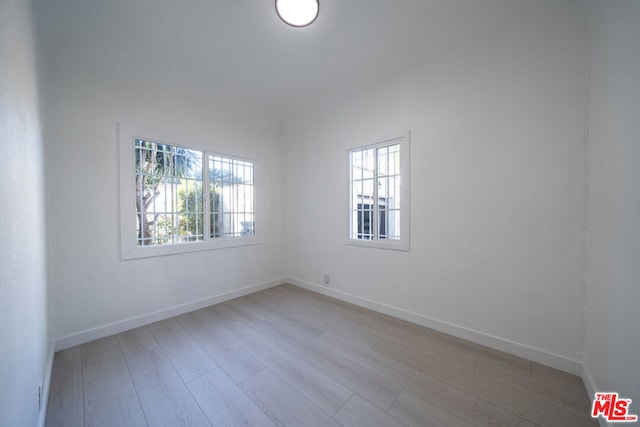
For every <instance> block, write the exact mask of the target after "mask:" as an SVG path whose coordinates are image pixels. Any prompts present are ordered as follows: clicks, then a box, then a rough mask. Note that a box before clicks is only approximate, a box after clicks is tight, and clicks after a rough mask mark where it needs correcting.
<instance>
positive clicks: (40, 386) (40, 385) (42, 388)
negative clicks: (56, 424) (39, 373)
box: [38, 381, 44, 409]
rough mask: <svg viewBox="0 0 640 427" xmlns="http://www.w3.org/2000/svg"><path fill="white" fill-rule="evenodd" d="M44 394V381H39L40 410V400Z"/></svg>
mask: <svg viewBox="0 0 640 427" xmlns="http://www.w3.org/2000/svg"><path fill="white" fill-rule="evenodd" d="M43 392H44V381H40V384H39V385H38V409H42V398H43V397H44V396H43V395H42V393H43Z"/></svg>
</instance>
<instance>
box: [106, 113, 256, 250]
mask: <svg viewBox="0 0 640 427" xmlns="http://www.w3.org/2000/svg"><path fill="white" fill-rule="evenodd" d="M136 138H140V139H146V140H151V141H155V142H161V143H163V144H169V145H176V146H180V147H182V148H186V149H189V150H197V151H200V152H202V156H203V157H202V161H203V169H202V170H203V181H202V185H203V187H204V188H206V187H207V185H208V175H207V174H206V171H207V167H208V158H209V157H208V156H210V155H219V156H225V157H230V158H232V159H239V160H245V161H250V162H253V166H254V169H253V177H254V183H253V188H254V234H253V235H252V236H237V237H225V238H215V239H214V238H209V237H208V236H207V235H206V234H205V236H204V240H203V241H198V242H189V243H180V244H169V245H151V246H138V245H137V244H136V239H135V236H136V219H135V218H136V204H135V200H136V189H135V185H133V183H134V181H135V156H134V150H133V148H134V146H133V141H134V140H135V139H136ZM118 158H119V161H118V167H119V187H118V188H119V196H118V200H119V203H120V204H119V211H120V213H119V215H120V222H119V230H120V259H121V260H123V261H125V260H130V259H136V258H148V257H156V256H166V255H174V254H182V253H189V252H198V251H208V250H215V249H227V248H236V247H241V246H253V245H261V244H263V243H264V236H265V231H264V230H265V228H266V227H265V226H264V224H266V221H264V220H263V218H264V190H263V187H264V184H263V181H264V178H263V171H262V170H263V166H264V165H263V163H264V161H263V160H262V157H261V156H259V155H255V154H254V155H247V154H245V153H238V154H233V155H229V154H226V150H216V149H213V148H212V147H207V146H205V145H203V144H202V143H199V142H198V141H195V140H193V139H191V138H188V137H185V136H180V135H175V134H171V133H168V132H164V131H160V130H155V129H150V128H146V127H142V126H137V125H132V124H128V123H122V122H119V123H118ZM208 209H209V208H208V203H207V202H205V203H204V211H203V215H204V218H207V217H208V213H209V212H208Z"/></svg>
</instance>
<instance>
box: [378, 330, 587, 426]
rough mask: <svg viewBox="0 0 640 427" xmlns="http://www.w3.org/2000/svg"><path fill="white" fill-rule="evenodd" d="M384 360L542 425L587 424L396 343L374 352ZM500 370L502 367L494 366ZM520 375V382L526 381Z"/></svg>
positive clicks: (548, 403) (550, 405)
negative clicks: (397, 363)
mask: <svg viewBox="0 0 640 427" xmlns="http://www.w3.org/2000/svg"><path fill="white" fill-rule="evenodd" d="M374 350H375V351H377V352H379V353H380V354H383V355H384V356H386V357H388V358H390V359H393V360H396V361H398V362H400V363H402V364H404V365H406V366H407V367H409V368H411V369H413V370H416V371H419V372H421V373H424V374H425V375H428V376H430V377H432V378H435V379H437V380H439V381H442V382H444V383H447V384H449V385H451V386H453V387H455V388H458V389H460V390H463V391H465V392H466V393H468V394H471V395H473V396H476V397H478V398H480V399H483V400H485V401H487V402H489V403H491V404H494V405H496V406H497V407H499V408H502V409H504V410H505V411H509V412H512V413H514V414H516V415H517V416H519V417H522V418H526V419H529V420H530V421H532V422H535V423H539V424H544V425H553V424H554V423H555V424H557V425H565V426H579V425H581V424H584V423H585V422H586V421H589V420H588V419H587V418H586V414H584V415H579V414H578V413H577V412H576V413H573V412H571V411H567V410H565V409H562V408H560V407H559V406H558V405H559V403H558V402H556V401H554V400H551V399H547V398H538V397H536V396H535V395H534V394H533V393H530V392H529V391H527V392H526V393H523V392H522V391H521V390H519V389H518V387H514V384H512V383H505V382H500V381H496V379H495V378H492V377H481V376H479V375H477V374H475V373H470V372H463V371H461V370H460V369H458V368H456V366H454V365H449V364H447V363H446V362H444V361H437V360H436V359H432V358H430V357H429V356H428V355H427V354H424V353H422V354H421V353H418V352H415V351H412V350H411V349H409V348H406V347H404V346H402V345H400V344H398V343H392V342H385V341H384V340H383V341H381V342H380V343H379V344H378V345H376V347H375V348H374ZM498 366H502V365H500V364H499V365H498ZM526 377H527V376H526V375H523V379H524V378H526Z"/></svg>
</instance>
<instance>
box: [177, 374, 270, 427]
mask: <svg viewBox="0 0 640 427" xmlns="http://www.w3.org/2000/svg"><path fill="white" fill-rule="evenodd" d="M187 387H188V388H189V390H191V393H192V394H193V397H194V398H195V399H196V401H197V402H198V404H199V405H200V407H201V408H202V410H203V411H204V413H205V414H206V416H207V418H208V419H209V421H210V422H211V423H212V424H213V425H214V426H257V427H263V426H264V427H273V426H274V425H275V424H273V422H272V421H271V420H270V419H269V417H267V416H266V415H265V414H264V412H262V411H261V410H260V408H258V406H256V404H255V403H254V402H253V401H252V400H251V399H250V398H249V397H248V396H247V395H246V394H245V393H244V392H243V391H242V390H241V389H240V387H238V385H236V383H234V382H233V381H232V380H231V379H230V378H229V377H228V376H227V374H225V373H224V372H223V371H222V369H214V370H213V371H211V372H209V373H208V374H205V375H203V376H201V377H199V378H196V379H194V380H192V381H190V382H189V383H188V384H187Z"/></svg>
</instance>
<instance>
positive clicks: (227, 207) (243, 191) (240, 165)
mask: <svg viewBox="0 0 640 427" xmlns="http://www.w3.org/2000/svg"><path fill="white" fill-rule="evenodd" d="M209 200H210V202H209V203H210V206H209V209H210V233H209V236H210V237H211V238H218V237H239V236H253V235H254V234H255V211H254V165H253V162H250V161H245V160H239V159H233V158H229V157H222V156H218V155H211V156H209Z"/></svg>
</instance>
